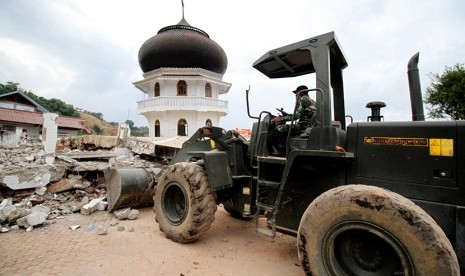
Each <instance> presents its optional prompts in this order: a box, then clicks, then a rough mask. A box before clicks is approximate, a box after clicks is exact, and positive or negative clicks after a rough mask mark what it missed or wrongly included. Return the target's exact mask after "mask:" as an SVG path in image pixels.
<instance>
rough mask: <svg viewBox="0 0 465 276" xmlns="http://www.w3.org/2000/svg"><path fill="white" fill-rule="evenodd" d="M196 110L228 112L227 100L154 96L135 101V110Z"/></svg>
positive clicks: (143, 111) (142, 111)
mask: <svg viewBox="0 0 465 276" xmlns="http://www.w3.org/2000/svg"><path fill="white" fill-rule="evenodd" d="M168 110H196V111H204V112H208V111H213V112H221V113H225V114H226V113H228V102H227V101H222V100H218V99H213V98H205V97H181V96H177V97H155V98H150V99H147V100H142V101H138V102H137V111H138V112H139V113H146V112H151V111H157V112H159V111H168Z"/></svg>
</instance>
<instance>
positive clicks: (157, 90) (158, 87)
mask: <svg viewBox="0 0 465 276" xmlns="http://www.w3.org/2000/svg"><path fill="white" fill-rule="evenodd" d="M154 90H155V97H160V84H159V83H158V82H157V83H155V89H154Z"/></svg>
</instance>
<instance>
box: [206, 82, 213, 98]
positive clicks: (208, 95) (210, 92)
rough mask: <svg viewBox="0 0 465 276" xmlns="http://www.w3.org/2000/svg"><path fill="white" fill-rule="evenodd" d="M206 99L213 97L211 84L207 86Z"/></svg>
mask: <svg viewBox="0 0 465 276" xmlns="http://www.w3.org/2000/svg"><path fill="white" fill-rule="evenodd" d="M205 97H206V98H211V97H212V86H211V84H209V83H207V84H205Z"/></svg>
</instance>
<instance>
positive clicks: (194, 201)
mask: <svg viewBox="0 0 465 276" xmlns="http://www.w3.org/2000/svg"><path fill="white" fill-rule="evenodd" d="M153 200H154V211H155V220H156V221H157V222H158V225H159V228H160V230H161V231H162V232H164V233H165V234H166V237H167V238H169V239H172V240H173V241H176V242H181V243H187V242H192V241H195V240H196V239H198V238H199V236H200V235H202V234H203V233H205V232H206V231H207V230H208V229H209V228H210V225H211V223H212V222H213V221H214V220H215V212H216V209H217V206H216V203H215V198H214V195H213V193H212V191H211V189H210V184H209V182H208V178H207V175H206V173H205V171H204V170H203V168H202V167H200V166H198V165H196V164H193V163H187V162H182V163H177V164H174V165H170V166H169V167H168V168H167V169H166V171H165V172H164V173H163V175H162V176H161V177H160V181H159V183H158V186H157V190H156V192H155V195H154V197H153Z"/></svg>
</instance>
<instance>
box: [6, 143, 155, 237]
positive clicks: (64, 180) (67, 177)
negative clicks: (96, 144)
mask: <svg viewBox="0 0 465 276" xmlns="http://www.w3.org/2000/svg"><path fill="white" fill-rule="evenodd" d="M86 153H87V152H86V151H81V150H78V149H70V148H69V147H67V148H66V150H65V151H60V152H57V153H56V158H55V162H54V163H53V165H47V163H46V162H45V158H46V154H45V153H44V151H43V149H42V145H41V144H27V145H20V146H16V147H10V148H4V147H3V148H0V202H1V204H0V225H1V227H0V230H1V231H0V232H7V231H9V230H12V229H20V228H21V229H27V231H32V230H33V229H34V227H37V226H40V225H47V224H49V223H55V222H56V219H60V218H62V217H63V216H66V215H68V214H71V213H77V212H80V213H81V214H83V215H89V214H91V213H92V212H94V211H98V210H100V211H102V210H106V207H107V202H106V201H105V199H106V189H105V184H106V183H105V177H104V175H105V170H106V169H108V168H109V167H112V166H114V167H152V166H154V163H153V162H151V161H147V160H144V159H142V158H140V156H138V155H133V153H132V152H131V151H130V150H128V149H125V148H113V150H112V151H102V150H101V149H100V150H97V151H93V152H91V153H92V156H93V157H95V158H91V159H89V158H87V159H82V160H81V159H74V158H72V157H69V156H73V154H75V155H80V156H82V155H85V154H86ZM108 153H111V154H112V155H114V156H115V158H114V159H113V160H109V159H108V158H103V159H101V158H98V157H99V156H108ZM132 211H133V212H132V214H131V216H132V217H131V218H133V217H135V218H137V214H138V213H137V214H136V212H137V210H132ZM98 230H99V231H98V232H99V233H101V234H103V233H106V228H105V227H100V228H99V229H98Z"/></svg>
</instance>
